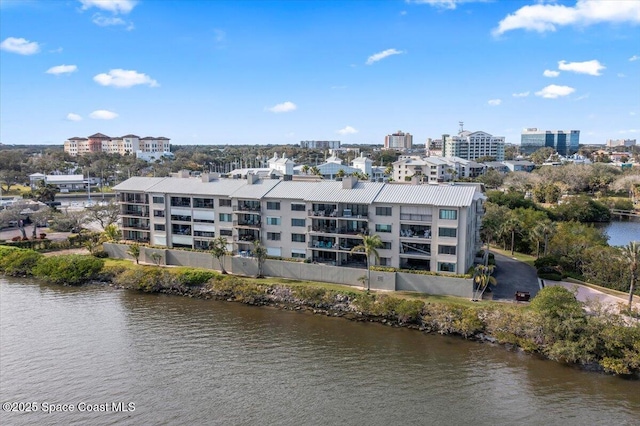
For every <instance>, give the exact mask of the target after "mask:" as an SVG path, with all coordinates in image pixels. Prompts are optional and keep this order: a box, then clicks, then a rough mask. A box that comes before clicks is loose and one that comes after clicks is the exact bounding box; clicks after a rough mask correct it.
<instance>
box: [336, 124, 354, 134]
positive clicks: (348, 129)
mask: <svg viewBox="0 0 640 426" xmlns="http://www.w3.org/2000/svg"><path fill="white" fill-rule="evenodd" d="M336 133H339V134H341V135H354V134H356V133H358V131H357V130H356V129H354V128H353V127H351V126H347V127H345V128H344V129H340V130H338V131H336Z"/></svg>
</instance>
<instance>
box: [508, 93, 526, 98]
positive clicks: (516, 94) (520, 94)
mask: <svg viewBox="0 0 640 426" xmlns="http://www.w3.org/2000/svg"><path fill="white" fill-rule="evenodd" d="M529 93H530V92H520V93H514V94H513V95H512V96H513V97H514V98H526V97H527V96H529Z"/></svg>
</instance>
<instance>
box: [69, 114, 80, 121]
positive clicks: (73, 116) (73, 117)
mask: <svg viewBox="0 0 640 426" xmlns="http://www.w3.org/2000/svg"><path fill="white" fill-rule="evenodd" d="M67 120H69V121H82V117H81V116H79V115H78V114H74V113H72V112H70V113H69V114H67Z"/></svg>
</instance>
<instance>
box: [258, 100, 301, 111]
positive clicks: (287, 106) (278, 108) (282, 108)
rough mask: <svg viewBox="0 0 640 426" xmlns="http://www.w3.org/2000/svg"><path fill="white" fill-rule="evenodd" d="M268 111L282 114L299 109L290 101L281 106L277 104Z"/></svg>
mask: <svg viewBox="0 0 640 426" xmlns="http://www.w3.org/2000/svg"><path fill="white" fill-rule="evenodd" d="M265 109H266V110H267V111H271V112H275V113H276V114H277V113H281V112H290V111H295V110H297V109H298V106H297V105H296V104H294V103H293V102H290V101H286V102H283V103H281V104H277V105H274V106H272V107H270V108H265Z"/></svg>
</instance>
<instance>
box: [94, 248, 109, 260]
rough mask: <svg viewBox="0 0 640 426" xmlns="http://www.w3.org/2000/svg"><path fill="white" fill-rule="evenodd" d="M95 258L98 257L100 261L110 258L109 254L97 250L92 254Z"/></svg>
mask: <svg viewBox="0 0 640 426" xmlns="http://www.w3.org/2000/svg"><path fill="white" fill-rule="evenodd" d="M92 255H93V257H97V258H98V259H106V258H108V257H109V253H107V252H106V251H104V250H96V251H94V252H93V253H92Z"/></svg>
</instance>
